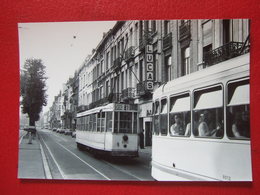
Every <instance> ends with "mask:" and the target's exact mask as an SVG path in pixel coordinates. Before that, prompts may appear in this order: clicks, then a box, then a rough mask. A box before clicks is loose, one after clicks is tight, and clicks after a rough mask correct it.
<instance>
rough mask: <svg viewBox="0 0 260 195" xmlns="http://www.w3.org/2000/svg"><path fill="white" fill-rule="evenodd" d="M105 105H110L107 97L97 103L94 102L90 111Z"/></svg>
mask: <svg viewBox="0 0 260 195" xmlns="http://www.w3.org/2000/svg"><path fill="white" fill-rule="evenodd" d="M105 103H108V98H107V97H105V98H102V99H99V100H97V101H95V102H92V103H91V104H90V105H89V109H92V108H95V107H98V106H101V105H103V104H105Z"/></svg>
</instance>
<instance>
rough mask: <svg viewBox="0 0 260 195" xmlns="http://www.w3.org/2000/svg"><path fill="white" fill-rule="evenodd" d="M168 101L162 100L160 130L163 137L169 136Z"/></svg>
mask: <svg viewBox="0 0 260 195" xmlns="http://www.w3.org/2000/svg"><path fill="white" fill-rule="evenodd" d="M167 110H168V108H167V99H163V100H161V112H160V129H161V135H167V132H168V131H167V129H168V128H167V126H168V114H167Z"/></svg>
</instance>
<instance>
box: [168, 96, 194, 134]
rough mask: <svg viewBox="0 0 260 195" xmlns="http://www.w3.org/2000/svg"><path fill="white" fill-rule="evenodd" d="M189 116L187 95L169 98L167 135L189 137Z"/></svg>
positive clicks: (188, 97)
mask: <svg viewBox="0 0 260 195" xmlns="http://www.w3.org/2000/svg"><path fill="white" fill-rule="evenodd" d="M190 114H191V112H190V96H189V94H184V95H181V96H177V97H171V98H170V113H169V133H170V135H171V136H189V135H190V130H191V121H190V118H191V117H190Z"/></svg>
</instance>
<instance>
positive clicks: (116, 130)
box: [114, 112, 119, 133]
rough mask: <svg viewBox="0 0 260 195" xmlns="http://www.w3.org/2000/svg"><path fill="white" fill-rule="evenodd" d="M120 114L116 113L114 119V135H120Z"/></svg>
mask: <svg viewBox="0 0 260 195" xmlns="http://www.w3.org/2000/svg"><path fill="white" fill-rule="evenodd" d="M118 117H119V114H118V112H115V117H114V133H118V123H119V120H118Z"/></svg>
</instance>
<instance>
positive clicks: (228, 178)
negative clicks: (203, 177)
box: [222, 175, 231, 181]
mask: <svg viewBox="0 0 260 195" xmlns="http://www.w3.org/2000/svg"><path fill="white" fill-rule="evenodd" d="M222 177H223V179H224V180H226V181H231V177H230V176H228V175H222Z"/></svg>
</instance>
